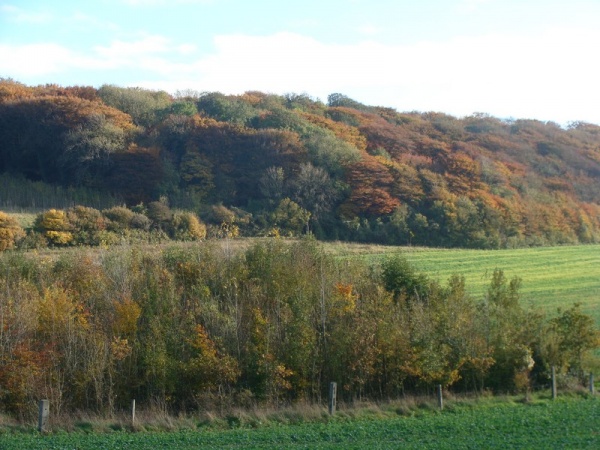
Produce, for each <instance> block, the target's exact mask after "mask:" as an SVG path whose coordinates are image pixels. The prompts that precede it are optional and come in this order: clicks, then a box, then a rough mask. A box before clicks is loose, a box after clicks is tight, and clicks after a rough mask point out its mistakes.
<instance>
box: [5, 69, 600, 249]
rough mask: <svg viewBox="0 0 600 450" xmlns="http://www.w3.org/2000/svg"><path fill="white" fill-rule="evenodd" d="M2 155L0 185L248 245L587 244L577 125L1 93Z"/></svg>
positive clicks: (591, 226)
mask: <svg viewBox="0 0 600 450" xmlns="http://www.w3.org/2000/svg"><path fill="white" fill-rule="evenodd" d="M0 142H2V146H0V173H3V172H6V173H10V174H12V175H18V176H22V177H25V178H26V179H28V180H33V181H41V182H44V183H49V184H54V185H61V186H63V187H80V188H87V189H93V190H98V191H102V192H105V193H107V194H110V195H111V196H112V197H117V198H121V199H122V200H123V201H124V202H126V203H127V204H130V205H133V204H137V203H139V202H149V201H152V200H156V199H157V198H158V197H160V196H163V197H167V198H168V200H169V202H170V203H171V205H172V206H174V207H182V208H188V209H194V210H196V211H197V212H199V213H200V215H201V216H202V217H203V218H206V219H207V220H209V221H210V220H213V221H215V222H220V221H222V220H223V214H226V215H227V217H228V220H230V221H232V222H236V223H237V225H238V226H239V227H240V228H241V229H242V232H243V233H245V234H248V235H250V234H265V233H268V232H271V233H282V234H300V233H303V232H305V231H306V230H307V229H308V230H310V231H312V232H313V233H315V234H316V235H317V236H318V237H320V238H324V239H343V240H356V241H369V242H378V243H385V244H413V245H414V244H419V245H430V246H431V245H434V246H445V247H451V246H461V247H476V248H499V247H516V246H527V245H547V244H565V243H590V242H599V241H600V184H599V183H598V180H599V178H600V127H598V126H595V125H591V124H586V123H575V124H572V125H571V126H569V127H568V128H567V129H564V128H561V127H560V126H558V125H557V124H554V123H543V122H539V121H533V120H511V121H505V120H499V119H496V118H493V117H490V116H487V115H484V114H475V115H472V116H469V117H465V118H455V117H451V116H448V115H444V114H439V113H400V112H397V111H395V110H393V109H390V108H383V107H371V106H366V105H362V104H360V103H358V102H356V101H354V100H352V99H350V98H348V97H346V96H344V95H341V94H332V95H330V96H329V99H328V103H327V104H323V103H322V102H320V101H316V100H314V99H312V98H310V97H308V96H306V95H295V94H290V95H285V96H277V95H269V94H264V93H260V92H247V93H245V94H243V95H239V96H226V95H223V94H220V93H195V92H186V93H183V94H181V95H177V96H175V97H173V96H170V95H169V94H167V93H165V92H156V91H149V90H144V89H139V88H119V87H115V86H108V85H105V86H102V87H101V88H99V89H95V88H91V87H78V86H74V87H60V86H53V85H48V86H38V87H29V86H25V85H22V84H20V83H18V82H15V81H13V80H0ZM0 195H4V196H10V195H12V194H11V192H4V193H3V194H0ZM211 205H220V209H219V211H221V214H215V213H214V211H215V209H214V208H213V209H211V208H210V206H211ZM20 206H28V205H20ZM209 212H210V214H209Z"/></svg>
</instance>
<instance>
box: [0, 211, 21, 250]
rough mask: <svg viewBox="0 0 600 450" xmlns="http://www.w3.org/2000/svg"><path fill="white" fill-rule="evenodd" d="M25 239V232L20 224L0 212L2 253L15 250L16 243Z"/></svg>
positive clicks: (0, 245) (0, 246) (0, 247)
mask: <svg viewBox="0 0 600 450" xmlns="http://www.w3.org/2000/svg"><path fill="white" fill-rule="evenodd" d="M24 237H25V232H24V231H23V229H22V228H21V227H20V226H19V224H18V222H17V221H16V220H15V219H14V218H13V217H11V216H9V215H8V214H6V213H4V212H2V211H0V252H2V251H4V250H8V249H11V248H13V247H14V245H15V243H16V242H17V241H18V240H19V239H22V238H24Z"/></svg>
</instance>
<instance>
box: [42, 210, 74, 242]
mask: <svg viewBox="0 0 600 450" xmlns="http://www.w3.org/2000/svg"><path fill="white" fill-rule="evenodd" d="M35 228H36V230H38V231H40V232H41V233H42V234H43V235H44V237H45V238H46V239H47V240H48V242H49V243H50V244H52V245H67V244H69V243H70V242H72V241H73V233H72V232H71V231H72V229H73V227H72V226H71V224H70V223H69V218H68V217H67V214H66V213H65V212H64V211H62V210H59V209H49V210H48V211H46V212H44V213H42V214H40V215H39V216H38V217H37V218H36V220H35Z"/></svg>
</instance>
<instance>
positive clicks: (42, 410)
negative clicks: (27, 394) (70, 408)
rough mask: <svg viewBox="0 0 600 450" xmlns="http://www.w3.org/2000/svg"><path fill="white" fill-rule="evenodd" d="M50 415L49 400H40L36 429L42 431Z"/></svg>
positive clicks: (44, 429)
mask: <svg viewBox="0 0 600 450" xmlns="http://www.w3.org/2000/svg"><path fill="white" fill-rule="evenodd" d="M49 417H50V401H49V400H40V404H39V415H38V431H39V432H40V433H43V432H44V431H46V427H47V426H48V418H49Z"/></svg>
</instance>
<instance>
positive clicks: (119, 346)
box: [110, 336, 132, 361]
mask: <svg viewBox="0 0 600 450" xmlns="http://www.w3.org/2000/svg"><path fill="white" fill-rule="evenodd" d="M131 350H132V349H131V345H129V341H128V340H127V339H121V338H118V337H116V336H115V337H114V338H113V340H112V342H111V343H110V351H111V353H112V355H113V358H114V359H116V360H117V361H123V360H124V359H125V358H127V357H128V356H129V355H131Z"/></svg>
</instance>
